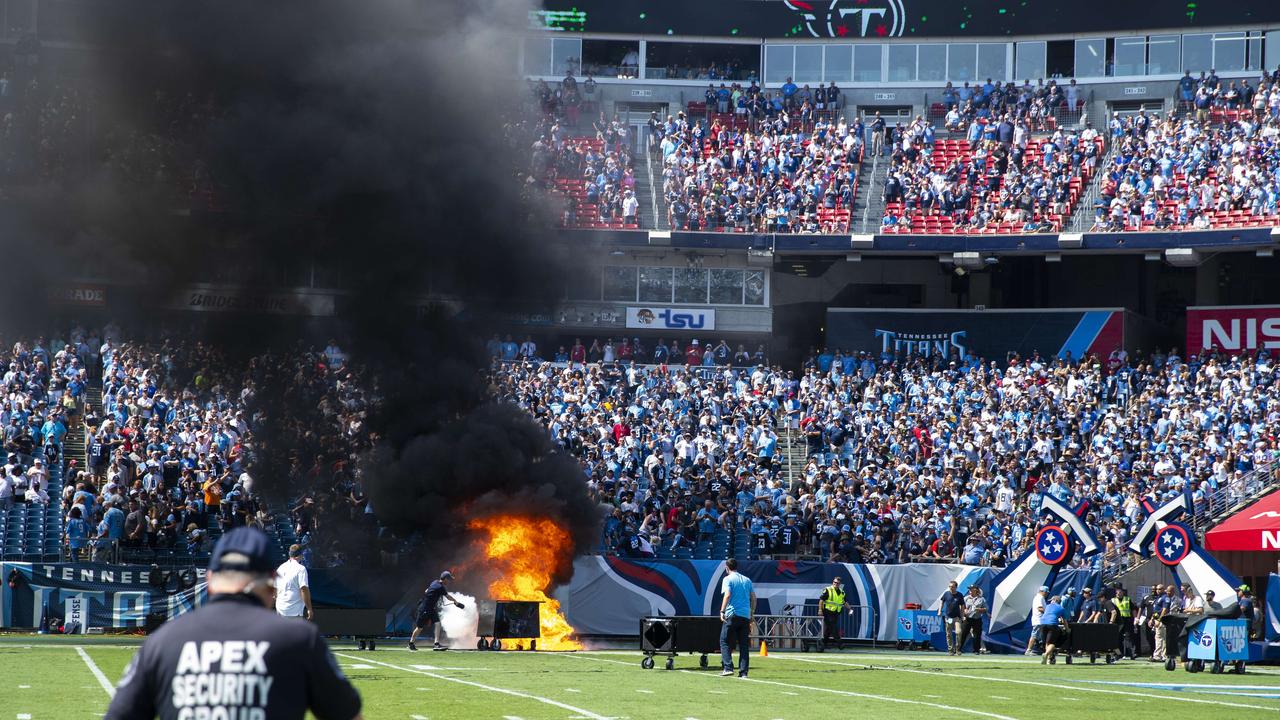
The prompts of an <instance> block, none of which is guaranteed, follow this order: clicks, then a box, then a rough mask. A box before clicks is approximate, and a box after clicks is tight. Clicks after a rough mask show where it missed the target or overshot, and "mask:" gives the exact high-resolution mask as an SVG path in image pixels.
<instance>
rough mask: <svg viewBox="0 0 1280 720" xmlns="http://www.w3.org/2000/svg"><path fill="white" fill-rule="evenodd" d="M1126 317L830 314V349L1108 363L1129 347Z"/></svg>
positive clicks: (1091, 313) (1106, 312) (1090, 312)
mask: <svg viewBox="0 0 1280 720" xmlns="http://www.w3.org/2000/svg"><path fill="white" fill-rule="evenodd" d="M1125 315H1126V313H1125V311H1124V310H1119V309H1073V310H950V311H949V310H915V309H912V310H860V309H846V308H831V309H828V310H827V347H828V348H829V349H831V350H842V351H846V352H847V351H864V352H870V353H874V354H876V355H877V356H897V357H901V356H906V355H925V356H938V355H941V356H944V357H958V358H960V359H968V358H970V357H974V356H976V357H980V358H985V359H987V360H1003V359H1004V358H1005V357H1006V356H1007V355H1008V354H1009V353H1014V352H1016V353H1018V354H1019V355H1022V356H1028V355H1031V354H1032V353H1036V352H1038V353H1040V355H1041V356H1042V357H1062V358H1066V357H1070V358H1073V359H1079V358H1081V357H1084V356H1086V355H1089V354H1093V355H1096V356H1097V357H1099V358H1104V359H1105V358H1106V357H1107V356H1108V355H1110V354H1111V351H1113V350H1116V349H1118V348H1121V347H1124V346H1125Z"/></svg>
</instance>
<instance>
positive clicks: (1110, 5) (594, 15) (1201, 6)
mask: <svg viewBox="0 0 1280 720" xmlns="http://www.w3.org/2000/svg"><path fill="white" fill-rule="evenodd" d="M1276 20H1280V6H1277V5H1276V3H1275V2H1274V0H1235V1H1234V2H1229V3H1204V2H1201V3H1174V2H1166V3H1127V4H1124V3H1122V4H1117V3H1115V2H1109V1H1108V0H1076V2H1071V3H1061V2H1055V1H1054V0H1026V1H1025V2H1021V1H1020V2H1007V3H1001V2H970V3H959V2H954V0H781V1H774V2H760V1H759V0H699V2H696V3H690V2H688V1H687V0H544V1H543V3H542V10H540V11H535V12H533V13H530V26H531V27H533V28H536V29H539V30H548V31H552V32H565V33H570V32H589V33H621V34H625V35H649V36H669V35H702V36H712V37H716V36H718V37H753V38H835V39H845V40H858V39H862V38H869V39H876V38H895V37H966V36H967V37H1006V36H1011V35H1046V34H1051V35H1070V34H1073V33H1085V32H1126V33H1127V32H1131V31H1133V30H1136V29H1141V28H1164V29H1191V28H1197V29H1198V28H1212V27H1223V26H1229V25H1257V24H1260V23H1265V22H1274V21H1276Z"/></svg>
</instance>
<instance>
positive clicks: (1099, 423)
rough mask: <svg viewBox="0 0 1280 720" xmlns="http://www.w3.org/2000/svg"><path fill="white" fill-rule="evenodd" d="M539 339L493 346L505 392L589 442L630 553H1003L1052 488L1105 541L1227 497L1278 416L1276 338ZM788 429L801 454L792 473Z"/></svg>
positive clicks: (592, 479) (1266, 459) (1027, 530)
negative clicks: (688, 353) (677, 346)
mask: <svg viewBox="0 0 1280 720" xmlns="http://www.w3.org/2000/svg"><path fill="white" fill-rule="evenodd" d="M512 344H514V343H512ZM690 347H692V346H690ZM537 357H538V356H537V354H536V353H534V354H532V355H530V356H529V357H527V358H524V359H518V360H516V361H514V362H504V361H503V360H502V359H501V357H498V358H496V359H495V362H496V364H495V369H494V375H493V381H494V384H495V387H496V388H497V397H498V399H499V400H505V401H511V402H514V403H517V404H518V405H520V406H521V407H524V408H525V409H527V410H528V411H529V412H530V413H532V414H533V415H534V416H535V417H537V418H538V419H539V420H541V421H542V422H543V423H545V424H546V425H547V428H548V431H549V432H550V433H551V435H552V438H553V439H554V440H555V441H556V442H558V443H559V444H560V445H562V446H563V447H564V448H565V449H566V450H567V451H569V452H571V453H573V454H574V455H575V456H576V457H578V458H579V459H580V460H581V462H582V464H583V468H584V472H585V474H586V477H587V482H588V483H589V484H590V486H591V488H592V491H593V492H594V493H596V495H597V497H598V498H599V500H600V501H601V502H602V503H604V504H606V505H607V506H608V507H609V510H610V513H611V515H610V519H609V522H608V526H607V528H606V536H605V541H604V542H605V546H606V547H607V548H609V549H613V550H617V551H619V552H621V553H623V554H630V555H637V556H649V555H652V554H654V553H660V554H670V553H672V552H674V551H676V550H677V549H679V548H681V547H690V546H693V545H694V544H696V543H698V542H699V541H701V540H707V539H709V538H711V537H713V536H714V535H716V534H717V533H718V532H719V531H722V530H729V529H733V530H734V531H736V532H742V533H747V534H749V535H750V536H751V538H752V545H753V547H755V548H756V550H757V551H759V552H762V553H764V554H770V553H772V554H774V555H782V556H816V557H823V558H831V559H843V560H845V561H851V562H859V561H864V562H888V563H893V562H907V561H911V560H930V559H942V558H946V559H956V560H959V561H961V562H965V563H969V564H975V565H991V566H1002V565H1003V564H1004V563H1005V562H1006V561H1008V560H1009V559H1010V558H1011V557H1015V556H1016V555H1018V554H1019V553H1020V552H1021V551H1022V550H1024V549H1025V548H1026V547H1027V546H1028V543H1029V542H1030V541H1031V539H1032V538H1033V537H1034V531H1035V530H1036V529H1037V527H1038V526H1039V524H1040V523H1041V522H1042V520H1041V518H1039V517H1038V508H1039V505H1040V503H1041V502H1042V498H1043V497H1044V496H1045V495H1046V494H1047V495H1053V496H1054V497H1056V498H1057V499H1059V500H1062V501H1063V502H1065V503H1067V504H1069V505H1073V504H1075V503H1077V502H1080V501H1082V500H1087V501H1089V503H1090V510H1089V513H1088V521H1089V523H1090V524H1091V526H1092V527H1093V528H1094V530H1095V532H1096V533H1097V534H1098V537H1099V539H1100V541H1102V542H1103V543H1104V544H1105V546H1106V547H1107V553H1106V554H1105V557H1117V556H1118V555H1120V554H1122V553H1123V552H1124V551H1123V546H1124V544H1125V543H1126V542H1127V541H1128V539H1129V538H1130V536H1131V534H1132V532H1133V531H1134V529H1135V526H1136V524H1137V523H1139V522H1140V520H1141V518H1142V511H1141V505H1140V503H1141V501H1142V500H1143V499H1152V500H1154V501H1163V500H1167V499H1168V498H1170V497H1176V496H1177V495H1178V494H1180V493H1187V494H1188V495H1189V496H1190V497H1191V498H1192V500H1193V502H1194V503H1195V505H1196V507H1197V508H1199V509H1203V508H1204V506H1205V503H1206V502H1207V501H1208V499H1209V498H1210V497H1214V496H1216V495H1218V494H1226V495H1227V496H1228V497H1231V498H1232V499H1238V496H1239V495H1240V493H1241V492H1242V490H1241V482H1242V480H1243V478H1244V477H1245V475H1246V474H1247V473H1249V472H1250V470H1252V469H1253V468H1255V467H1257V466H1259V465H1263V464H1268V463H1271V462H1273V460H1274V459H1275V456H1276V447H1277V446H1276V438H1275V429H1276V427H1278V426H1280V425H1278V423H1280V384H1278V383H1276V382H1275V381H1274V371H1275V364H1274V361H1273V360H1272V359H1271V358H1270V357H1267V356H1258V357H1256V358H1255V357H1249V356H1242V357H1240V358H1236V359H1229V358H1224V357H1212V356H1206V357H1191V358H1188V359H1185V360H1184V359H1183V358H1182V357H1181V356H1180V355H1179V354H1178V353H1177V352H1176V351H1174V350H1170V351H1168V352H1163V351H1157V352H1156V353H1154V354H1152V355H1151V356H1149V357H1142V358H1138V359H1134V360H1133V361H1131V360H1130V358H1129V357H1128V356H1127V354H1126V353H1124V352H1123V351H1117V352H1115V353H1113V354H1112V355H1111V356H1110V357H1109V358H1107V359H1105V360H1103V359H1099V358H1094V357H1089V358H1085V359H1083V360H1077V359H1071V358H1064V359H1053V358H1043V357H1040V356H1039V355H1033V356H1032V357H1026V358H1020V357H1014V358H1013V359H1012V360H1010V361H1009V362H1008V363H997V362H987V361H984V360H982V359H979V358H959V357H952V358H944V357H937V356H934V357H919V356H914V357H891V356H886V357H877V356H874V355H871V354H867V353H841V352H838V351H821V352H815V353H814V354H813V355H812V357H810V358H809V359H808V360H807V361H806V362H805V364H804V367H803V368H802V369H801V370H800V371H798V372H797V371H784V370H782V369H780V368H778V367H770V366H768V365H766V364H765V363H753V364H751V365H747V366H738V367H734V366H733V365H732V364H731V363H724V364H723V365H717V366H715V367H711V368H704V367H692V366H681V365H680V364H671V365H666V366H661V365H659V366H647V365H639V364H635V363H623V362H616V363H601V364H592V363H586V364H584V363H582V362H580V361H571V362H568V363H563V362H555V363H548V362H541V361H540V360H538V359H537ZM788 433H790V434H792V437H793V438H794V440H795V442H797V443H802V444H803V455H802V456H801V457H803V458H807V460H804V461H803V468H802V469H800V470H799V472H798V473H797V474H796V475H793V476H790V477H788V476H787V474H786V466H785V463H784V462H783V455H782V451H781V450H780V445H779V438H780V436H785V435H786V434H788ZM1092 562H1095V563H1101V562H1104V555H1099V556H1097V557H1096V558H1095V559H1094V560H1093V561H1092Z"/></svg>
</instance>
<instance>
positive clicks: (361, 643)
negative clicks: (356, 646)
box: [360, 640, 368, 650]
mask: <svg viewBox="0 0 1280 720" xmlns="http://www.w3.org/2000/svg"><path fill="white" fill-rule="evenodd" d="M367 644H368V643H366V642H365V641H363V640H361V641H360V649H361V650H363V649H365V646H366V645H367Z"/></svg>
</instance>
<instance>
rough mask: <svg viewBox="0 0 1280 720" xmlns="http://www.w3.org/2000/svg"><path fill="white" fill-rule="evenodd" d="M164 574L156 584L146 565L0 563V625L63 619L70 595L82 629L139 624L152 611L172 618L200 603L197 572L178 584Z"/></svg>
mask: <svg viewBox="0 0 1280 720" xmlns="http://www.w3.org/2000/svg"><path fill="white" fill-rule="evenodd" d="M164 572H165V573H166V576H165V578H164V580H165V581H166V582H165V584H164V585H158V584H153V583H152V577H151V570H150V568H146V567H129V566H112V565H100V564H82V565H67V564H50V565H46V564H39V563H0V576H2V577H3V578H4V583H3V585H0V627H6V628H35V627H40V623H41V620H42V619H45V618H46V617H52V616H58V617H65V616H64V612H65V609H66V601H67V600H70V599H72V598H77V599H79V601H80V608H81V611H82V617H83V627H85V628H89V627H111V628H130V627H142V626H143V625H145V624H146V622H147V616H148V615H151V614H153V613H158V614H161V615H163V616H164V617H165V618H166V619H172V618H175V617H177V616H179V615H181V614H183V613H185V612H189V611H191V610H194V609H195V608H197V607H199V606H200V605H202V604H203V603H204V601H205V583H204V581H203V574H202V573H201V574H198V575H197V576H196V579H197V580H198V581H197V582H196V583H195V584H194V585H191V586H190V587H186V588H181V587H180V586H179V584H178V583H177V581H176V580H177V579H176V577H175V576H170V575H169V574H168V571H164Z"/></svg>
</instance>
